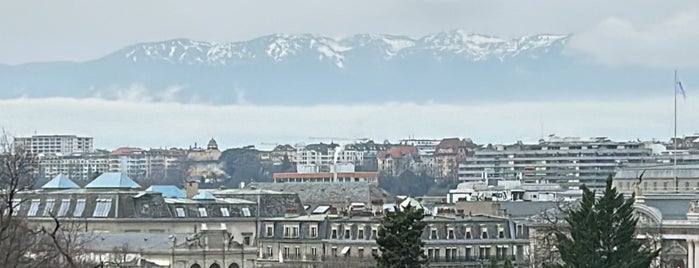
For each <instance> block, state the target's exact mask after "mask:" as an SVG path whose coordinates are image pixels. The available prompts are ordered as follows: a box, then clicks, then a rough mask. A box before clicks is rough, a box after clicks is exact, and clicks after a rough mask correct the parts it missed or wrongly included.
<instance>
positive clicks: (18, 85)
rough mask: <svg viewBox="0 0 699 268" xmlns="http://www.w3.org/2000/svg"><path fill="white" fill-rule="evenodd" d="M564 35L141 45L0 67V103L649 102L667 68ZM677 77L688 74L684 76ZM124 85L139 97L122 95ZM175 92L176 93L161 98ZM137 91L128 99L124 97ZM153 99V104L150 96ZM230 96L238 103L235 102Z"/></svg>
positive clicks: (275, 38)
mask: <svg viewBox="0 0 699 268" xmlns="http://www.w3.org/2000/svg"><path fill="white" fill-rule="evenodd" d="M573 37H574V36H573V35H570V34H538V35H525V36H521V37H515V38H500V37H495V36H490V35H483V34H476V33H469V32H467V31H464V30H452V31H447V32H440V33H434V34H429V35H425V36H422V37H415V38H413V37H407V36H402V35H391V34H357V35H352V36H348V37H345V38H331V37H327V36H323V35H315V34H299V35H292V34H271V35H265V36H261V37H257V38H253V39H250V40H246V41H238V42H204V41H197V40H191V39H186V38H177V39H170V40H165V41H158V42H143V43H138V44H135V45H131V46H126V47H124V48H122V49H119V50H116V51H113V52H112V53H109V54H106V55H105V56H103V57H100V58H97V59H93V60H88V61H82V62H70V61H55V62H37V63H27V64H22V65H3V64H0V99H7V98H17V97H29V98H43V97H73V98H90V97H98V98H103V99H109V100H119V99H123V98H125V96H126V97H128V98H130V99H133V98H143V99H147V100H152V101H176V102H181V103H192V102H201V103H210V104H231V103H240V102H241V99H244V101H245V102H246V103H254V104H271V105H316V104H331V103H340V104H353V103H372V102H373V103H377V102H378V103H385V102H393V101H405V102H416V103H422V102H424V101H428V100H431V101H434V102H446V103H449V102H460V103H462V102H473V101H476V102H480V101H494V102H502V101H528V100H531V101H541V100H566V99H571V98H576V99H581V98H585V99H608V98H621V97H628V96H634V97H640V98H643V97H648V96H658V94H660V93H658V92H659V91H658V90H657V89H658V88H663V87H665V86H666V84H665V81H666V80H667V77H666V76H667V70H664V69H659V68H649V67H628V68H618V67H610V66H605V65H601V64H597V63H595V62H593V61H588V60H580V58H579V57H578V56H577V55H570V53H564V51H565V50H566V49H567V48H568V45H569V43H570V41H571V40H572V38H573ZM683 77H684V78H686V79H687V80H695V79H693V77H697V78H699V70H697V69H692V70H683ZM134 85H137V87H138V89H137V90H135V91H134V92H132V91H130V90H132V89H133V87H134ZM173 88H176V89H177V90H172V89H173ZM135 93H138V94H135ZM161 96H164V97H161ZM241 96H244V97H243V98H241Z"/></svg>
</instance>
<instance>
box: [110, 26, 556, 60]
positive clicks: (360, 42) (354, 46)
mask: <svg viewBox="0 0 699 268" xmlns="http://www.w3.org/2000/svg"><path fill="white" fill-rule="evenodd" d="M568 38H569V35H532V36H522V37H518V38H513V39H503V38H499V37H494V36H487V35H481V34H476V33H470V32H467V31H464V30H453V31H448V32H440V33H436V34H432V35H428V36H425V37H422V38H419V39H413V38H410V37H406V36H396V35H382V34H358V35H354V36H351V37H348V38H343V39H334V38H330V37H325V36H318V35H312V34H300V35H291V34H273V35H268V36H263V37H259V38H256V39H253V40H249V41H242V42H232V43H216V42H204V41H195V40H189V39H174V40H168V41H163V42H155V43H143V44H138V45H135V46H132V47H129V48H126V49H124V50H122V51H120V52H117V53H118V54H119V53H120V54H122V55H123V56H124V57H125V58H126V59H128V60H129V61H132V62H164V63H170V64H188V65H213V66H218V65H228V64H236V63H240V62H245V61H248V60H269V61H273V62H276V63H280V62H284V61H287V60H290V59H292V58H314V59H316V60H317V61H319V62H321V63H328V64H332V65H334V66H336V67H338V68H345V67H346V63H345V62H346V59H347V56H348V54H347V53H349V52H354V51H358V50H361V51H370V52H371V53H377V56H380V57H381V58H383V59H384V60H392V59H395V58H403V57H406V56H408V55H413V54H423V53H427V55H432V56H433V57H434V58H435V59H437V60H441V59H445V58H462V59H467V60H472V61H483V60H491V59H495V60H499V61H504V60H505V59H507V58H512V57H516V56H519V55H521V54H524V53H525V52H527V53H528V52H537V51H540V52H541V53H547V52H549V51H550V50H549V48H551V47H554V46H557V45H564V44H565V42H566V41H567V39H568Z"/></svg>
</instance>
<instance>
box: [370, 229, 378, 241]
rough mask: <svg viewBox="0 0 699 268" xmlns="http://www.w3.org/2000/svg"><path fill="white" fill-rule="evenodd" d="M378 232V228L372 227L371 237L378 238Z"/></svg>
mask: <svg viewBox="0 0 699 268" xmlns="http://www.w3.org/2000/svg"><path fill="white" fill-rule="evenodd" d="M378 233H379V231H378V230H376V229H374V228H372V229H371V238H370V239H376V238H377V237H378Z"/></svg>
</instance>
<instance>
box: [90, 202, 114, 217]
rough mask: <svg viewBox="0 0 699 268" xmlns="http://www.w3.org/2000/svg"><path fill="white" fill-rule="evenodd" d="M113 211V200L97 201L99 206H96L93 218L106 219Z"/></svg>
mask: <svg viewBox="0 0 699 268" xmlns="http://www.w3.org/2000/svg"><path fill="white" fill-rule="evenodd" d="M111 209H112V199H101V198H98V199H97V204H96V205H95V211H94V213H92V217H100V218H104V217H107V215H109V211H110V210H111Z"/></svg>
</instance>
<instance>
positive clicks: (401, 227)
mask: <svg viewBox="0 0 699 268" xmlns="http://www.w3.org/2000/svg"><path fill="white" fill-rule="evenodd" d="M424 217H425V215H424V212H423V210H422V209H417V208H415V207H412V206H410V205H408V206H407V207H404V208H403V209H402V210H401V209H400V208H399V207H396V208H395V209H394V211H393V212H387V213H386V214H385V216H384V218H383V219H382V221H381V226H380V227H379V231H378V236H377V238H376V244H378V245H379V250H380V251H381V254H380V255H374V259H375V260H376V267H379V268H390V267H401V268H402V267H425V266H427V265H428V264H429V261H428V260H427V256H426V255H425V251H424V249H423V246H424V245H425V243H424V242H423V241H422V239H421V236H422V231H423V230H424V229H425V226H426V223H425V222H423V221H422V219H423V218H424Z"/></svg>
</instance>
